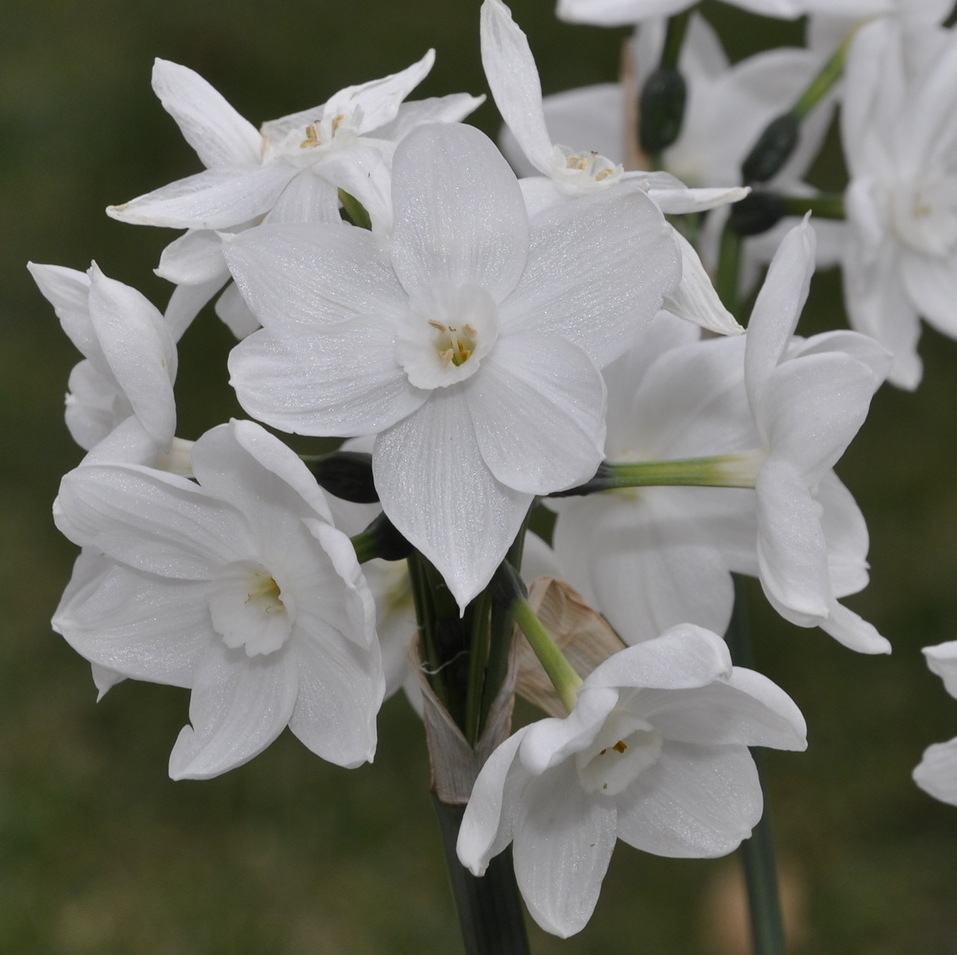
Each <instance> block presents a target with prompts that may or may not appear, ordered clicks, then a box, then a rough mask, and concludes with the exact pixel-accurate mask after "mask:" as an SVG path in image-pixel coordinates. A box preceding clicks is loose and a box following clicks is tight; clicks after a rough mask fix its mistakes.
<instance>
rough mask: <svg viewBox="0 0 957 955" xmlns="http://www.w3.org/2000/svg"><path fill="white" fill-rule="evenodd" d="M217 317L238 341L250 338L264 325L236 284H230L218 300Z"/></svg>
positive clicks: (215, 309)
mask: <svg viewBox="0 0 957 955" xmlns="http://www.w3.org/2000/svg"><path fill="white" fill-rule="evenodd" d="M214 311H215V312H216V317H217V318H218V319H219V320H220V321H221V322H222V323H223V324H224V325H225V326H226V327H227V328H228V329H229V330H230V331H231V332H232V333H233V337H234V338H235V339H236V340H237V341H242V340H243V339H244V338H248V337H249V336H250V335H252V333H253V332H258V331H259V329H260V328H262V325H260V324H259V319H258V318H256V316H255V315H253V313H252V309H250V307H249V306H248V305H247V304H246V299H244V298H243V296H242V294H241V293H240V291H239V289H238V288H237V287H236V283H235V282H230V283H229V285H227V286H226V288H224V289H223V294H222V295H220V296H219V298H218V299H216V306H215V308H214Z"/></svg>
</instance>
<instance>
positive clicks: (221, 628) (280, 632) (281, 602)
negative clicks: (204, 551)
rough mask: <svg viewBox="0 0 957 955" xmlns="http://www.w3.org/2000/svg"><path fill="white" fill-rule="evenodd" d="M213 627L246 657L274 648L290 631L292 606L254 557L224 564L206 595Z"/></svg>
mask: <svg viewBox="0 0 957 955" xmlns="http://www.w3.org/2000/svg"><path fill="white" fill-rule="evenodd" d="M206 601H207V603H208V605H209V612H210V615H211V617H212V621H213V629H214V630H215V631H216V632H217V633H218V634H219V635H220V636H221V637H222V638H223V642H224V643H225V644H226V646H227V647H230V648H231V649H233V650H238V649H240V648H244V649H245V650H246V655H247V656H250V657H254V656H263V655H266V654H269V653H273V652H275V651H276V650H278V649H279V648H280V647H282V645H283V644H284V643H285V642H286V640H288V639H289V635H290V633H291V632H292V624H293V619H294V617H295V608H294V607H293V605H292V602H291V601H290V599H289V597H288V595H286V594H284V593H283V591H282V588H281V587H280V586H279V583H278V581H277V580H276V578H275V577H274V576H273V575H272V574H271V573H270V572H269V571H268V570H266V568H265V567H263V566H262V565H260V564H257V563H255V562H254V561H239V562H237V563H235V564H231V565H229V566H228V567H226V568H224V570H223V574H222V576H221V577H220V578H219V580H217V581H215V582H213V584H212V586H211V588H210V591H209V593H208V594H207V596H206Z"/></svg>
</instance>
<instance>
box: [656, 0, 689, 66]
mask: <svg viewBox="0 0 957 955" xmlns="http://www.w3.org/2000/svg"><path fill="white" fill-rule="evenodd" d="M692 12H693V9H692V8H690V7H689V8H688V9H687V10H684V11H682V12H681V13H676V14H675V15H674V16H673V17H669V18H668V25H667V26H666V27H665V42H664V43H663V44H662V47H661V62H660V63H659V64H658V65H659V66H663V67H665V68H666V69H671V70H676V69H678V59H679V57H680V56H681V47H682V46H683V45H684V42H685V34H686V33H687V32H688V21H689V20H690V19H691V14H692Z"/></svg>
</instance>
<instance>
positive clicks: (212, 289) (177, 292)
mask: <svg viewBox="0 0 957 955" xmlns="http://www.w3.org/2000/svg"><path fill="white" fill-rule="evenodd" d="M228 278H229V276H228V274H227V275H225V276H223V278H219V277H217V278H213V279H210V280H209V281H208V282H203V283H202V284H200V285H177V286H176V288H174V289H173V294H172V295H170V297H169V302H167V304H166V311H165V312H164V313H163V318H164V319H165V320H166V327H167V328H168V329H169V333H170V335H171V336H172V338H173V341H174V342H178V341H179V340H180V338H181V337H182V336H183V333H184V332H185V331H186V329H187V328H189V326H190V325H191V324H192V323H193V319H194V318H196V316H197V315H198V314H199V313H200V312H201V311H202V309H203V308H204V307H205V306H206V304H207V303H208V302H209V300H210V299H211V298H212V297H213V296H214V295H215V294H216V293H217V292H218V291H219V290H220V289H221V288H222V287H223V282H224V281H228Z"/></svg>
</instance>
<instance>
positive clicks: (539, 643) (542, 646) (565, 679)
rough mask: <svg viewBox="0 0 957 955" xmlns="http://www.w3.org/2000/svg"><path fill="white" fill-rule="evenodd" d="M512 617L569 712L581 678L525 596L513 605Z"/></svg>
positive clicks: (575, 699) (574, 702)
mask: <svg viewBox="0 0 957 955" xmlns="http://www.w3.org/2000/svg"><path fill="white" fill-rule="evenodd" d="M512 615H513V616H514V617H515V622H516V623H517V624H518V626H519V628H520V629H521V631H522V633H524V634H525V639H526V640H528V643H529V646H531V648H532V650H534V651H535V656H536V657H538V662H539V663H541V665H542V669H543V670H544V671H545V673H546V674H547V675H548V678H549V680H551V681H552V685H553V686H554V687H555V690H556V692H557V693H558V697H559V699H560V700H561V701H562V704H563V705H564V707H565V709H566V710H568V712H569V713H571V711H572V710H573V709H575V704H576V702H577V701H578V690H579V688H580V687H581V685H582V678H581V677H580V676H579V675H578V674H577V673H576V672H575V671H574V669H572V665H571V664H570V663H569V662H568V660H566V659H565V657H564V655H563V654H562V651H561V650H559V649H558V646H557V645H556V644H555V641H554V640H553V639H552V635H551V634H550V633H549V632H548V630H547V629H546V627H545V626H544V624H543V623H542V622H541V620H539V619H538V614H536V613H535V611H534V610H533V609H532V605H531V604H530V603H529V602H528V601H527V600H526V599H525V598H524V597H521V598H519V599H518V600H516V601H515V603H514V604H513V605H512Z"/></svg>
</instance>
